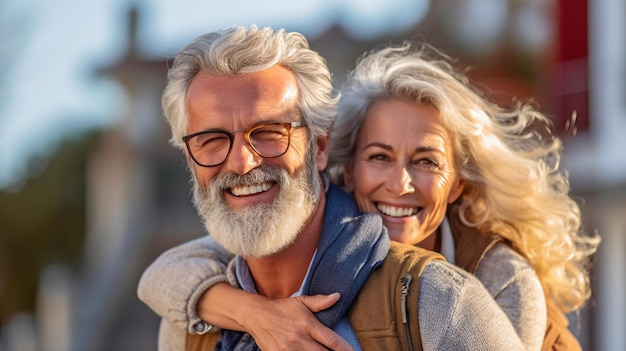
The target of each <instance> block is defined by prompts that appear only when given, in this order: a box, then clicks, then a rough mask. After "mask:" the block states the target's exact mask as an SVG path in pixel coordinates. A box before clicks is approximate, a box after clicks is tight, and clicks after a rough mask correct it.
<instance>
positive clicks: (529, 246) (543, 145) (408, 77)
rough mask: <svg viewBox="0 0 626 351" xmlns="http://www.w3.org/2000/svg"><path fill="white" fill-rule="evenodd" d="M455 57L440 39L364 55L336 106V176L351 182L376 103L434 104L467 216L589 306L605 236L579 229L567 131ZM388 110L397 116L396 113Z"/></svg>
mask: <svg viewBox="0 0 626 351" xmlns="http://www.w3.org/2000/svg"><path fill="white" fill-rule="evenodd" d="M429 55H432V56H429ZM449 61H450V60H449V58H448V57H446V56H445V55H442V54H440V53H438V52H436V51H435V50H433V49H432V48H428V47H426V46H423V47H419V48H416V47H413V46H412V45H410V44H408V43H405V44H402V45H398V46H387V47H384V48H379V49H377V50H373V51H371V52H369V53H366V54H364V56H362V57H361V58H360V59H359V61H358V62H357V65H356V67H355V68H354V70H353V71H352V72H351V73H350V75H349V77H348V78H347V81H346V82H345V85H344V87H343V89H342V90H341V98H340V100H339V103H338V107H337V109H338V116H337V120H336V121H335V125H334V128H333V131H332V133H331V139H330V146H329V149H330V154H329V165H328V173H329V175H330V178H331V180H333V181H334V182H336V183H337V184H340V185H342V183H343V173H344V170H345V166H346V164H349V163H351V162H353V157H354V155H355V147H356V139H357V136H358V133H359V128H360V126H361V125H362V123H363V121H364V119H365V116H366V113H367V110H368V108H369V107H370V106H371V105H372V104H373V103H374V102H376V101H377V100H380V99H402V100H405V101H413V102H415V103H416V104H426V105H429V106H432V107H434V108H435V109H436V110H437V111H438V112H439V118H440V119H441V121H442V123H443V124H444V126H445V127H446V128H447V129H448V130H449V132H450V135H451V136H452V140H453V147H454V151H455V154H456V157H457V159H456V164H457V168H458V169H459V170H460V174H461V177H462V178H463V179H465V181H466V185H465V188H464V192H463V194H462V195H461V197H460V198H459V199H458V200H457V203H458V205H459V209H460V210H459V215H460V217H461V218H460V219H461V220H462V221H463V222H464V223H465V224H466V225H469V226H473V227H477V226H480V227H481V228H485V229H487V230H491V231H493V232H496V233H498V234H500V235H501V236H503V237H505V238H506V239H508V240H509V241H510V242H511V243H512V246H513V247H514V248H515V249H516V250H517V251H519V252H520V253H521V254H522V255H524V256H525V257H526V258H528V260H529V261H530V263H531V264H532V265H533V267H534V268H535V271H536V272H537V276H538V277H539V279H540V280H541V282H542V284H543V287H544V290H545V292H546V297H547V298H550V299H552V300H554V301H555V302H556V303H557V304H558V305H559V306H560V307H561V308H562V309H563V310H565V311H569V310H573V309H576V308H578V307H580V306H581V305H582V304H583V303H584V302H585V301H586V300H587V298H588V297H589V296H590V286H589V275H588V271H587V266H586V265H587V263H588V259H589V256H590V255H591V254H592V253H593V252H595V250H596V248H597V246H598V244H599V241H600V239H599V237H597V236H586V235H584V233H583V232H582V231H581V229H580V226H581V213H580V209H579V206H578V205H577V204H576V202H575V201H574V200H573V199H572V198H571V197H570V196H569V190H570V188H569V180H568V176H567V173H566V172H565V171H563V170H562V169H560V165H559V163H560V158H561V152H562V143H561V140H560V139H559V138H557V137H556V136H555V135H554V134H553V133H552V124H551V122H550V120H549V119H548V118H547V117H546V116H545V115H543V114H542V113H540V112H539V111H538V110H536V109H535V107H533V106H532V105H531V104H527V103H526V104H524V103H520V102H518V103H517V104H515V106H514V107H513V108H511V109H504V108H501V107H499V106H497V105H495V104H493V103H491V102H489V101H488V100H487V99H485V98H484V97H483V96H482V94H481V93H479V92H478V90H477V89H475V88H473V87H472V86H471V85H470V84H469V81H468V79H467V77H465V76H464V75H462V74H461V73H459V72H458V71H455V70H454V69H453V68H452V65H451V64H450V62H449ZM388 118H389V123H395V122H394V120H393V119H394V116H392V115H390V116H388Z"/></svg>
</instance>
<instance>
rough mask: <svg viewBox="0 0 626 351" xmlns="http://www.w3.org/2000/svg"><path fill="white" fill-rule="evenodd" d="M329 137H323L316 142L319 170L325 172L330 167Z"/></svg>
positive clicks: (316, 159) (316, 158)
mask: <svg viewBox="0 0 626 351" xmlns="http://www.w3.org/2000/svg"><path fill="white" fill-rule="evenodd" d="M328 143H329V141H328V136H323V137H322V136H321V137H318V138H317V141H316V142H315V145H316V148H315V149H316V150H315V161H316V162H317V170H318V171H320V172H321V171H323V170H325V169H326V166H328Z"/></svg>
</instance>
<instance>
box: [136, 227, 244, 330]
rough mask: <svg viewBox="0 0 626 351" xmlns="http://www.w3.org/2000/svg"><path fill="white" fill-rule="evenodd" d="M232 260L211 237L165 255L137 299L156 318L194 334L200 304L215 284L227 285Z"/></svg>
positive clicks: (148, 271) (149, 271)
mask: <svg viewBox="0 0 626 351" xmlns="http://www.w3.org/2000/svg"><path fill="white" fill-rule="evenodd" d="M232 257H233V255H231V254H230V253H228V252H226V251H225V250H224V249H223V248H222V247H221V246H220V245H219V244H218V243H217V242H216V241H215V240H214V239H213V238H211V237H210V236H204V237H202V238H199V239H196V240H192V241H189V242H187V243H184V244H182V245H179V246H177V247H174V248H172V249H169V250H167V251H165V252H164V253H163V254H161V255H160V256H159V257H158V258H157V259H156V260H155V261H154V262H153V263H152V264H151V265H150V266H149V267H148V268H147V269H146V270H145V272H144V273H143V275H142V277H141V279H140V280H139V286H138V289H137V295H138V296H139V299H140V300H141V301H143V302H144V303H145V304H146V305H148V306H149V307H150V308H151V309H152V310H153V311H154V312H155V313H156V314H158V315H159V316H161V317H162V318H164V319H166V320H168V321H169V322H170V323H173V324H174V325H175V326H177V327H179V328H181V329H184V330H187V331H188V332H190V333H192V334H194V333H196V330H195V329H194V326H196V325H198V323H201V322H202V320H201V318H200V317H199V316H198V314H197V312H196V305H197V303H198V300H199V299H200V297H201V296H202V295H203V294H204V293H205V292H206V291H207V290H208V289H209V288H211V287H212V286H214V285H215V284H218V283H224V282H227V278H226V274H225V271H226V266H227V265H228V262H230V260H231V259H232ZM222 285H227V284H222ZM233 289H235V288H233Z"/></svg>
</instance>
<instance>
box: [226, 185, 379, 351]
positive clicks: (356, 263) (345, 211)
mask: <svg viewBox="0 0 626 351" xmlns="http://www.w3.org/2000/svg"><path fill="white" fill-rule="evenodd" d="M388 250H389V237H388V236H387V230H386V229H385V227H384V226H383V224H382V220H381V218H380V217H379V216H376V215H371V214H362V213H360V212H359V211H358V209H357V207H356V205H355V203H354V201H353V200H352V198H351V197H350V195H348V194H347V193H346V192H344V191H343V190H341V189H339V188H338V187H336V186H335V185H333V184H330V185H329V188H328V191H327V193H326V209H325V212H324V225H323V228H322V235H321V237H320V240H319V243H318V245H317V253H316V254H315V258H314V261H313V264H312V265H311V271H310V272H309V276H308V278H307V279H306V282H305V285H304V287H303V291H304V293H305V294H306V295H316V294H331V293H333V292H339V293H341V299H340V300H339V301H338V302H337V303H336V304H335V305H333V306H332V307H330V308H329V309H327V310H324V311H320V312H317V313H316V316H317V318H318V319H319V320H320V321H321V322H322V323H324V324H325V325H326V326H328V327H329V328H332V327H333V326H334V325H335V324H336V323H337V321H339V319H340V318H341V317H343V316H344V315H345V314H346V312H347V311H348V309H349V308H350V306H351V305H352V302H353V300H354V299H355V297H356V296H357V294H358V293H359V290H360V289H361V287H362V286H363V284H364V283H365V281H366V280H367V278H368V277H369V275H370V273H371V272H372V271H373V270H374V269H375V268H376V267H378V266H379V265H380V264H381V263H382V261H383V260H384V259H385V256H387V251H388ZM215 350H220V351H226V350H228V351H244V350H245V351H252V350H259V348H258V346H257V345H256V344H255V342H254V339H253V338H252V337H251V336H250V334H247V333H242V332H236V331H232V330H222V335H221V338H220V342H218V344H217V346H216V347H215Z"/></svg>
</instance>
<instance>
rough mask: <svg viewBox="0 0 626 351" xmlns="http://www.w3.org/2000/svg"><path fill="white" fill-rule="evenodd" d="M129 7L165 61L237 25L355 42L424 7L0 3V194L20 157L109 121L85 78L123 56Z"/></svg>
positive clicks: (327, 1)
mask: <svg viewBox="0 0 626 351" xmlns="http://www.w3.org/2000/svg"><path fill="white" fill-rule="evenodd" d="M133 3H134V4H137V5H138V6H140V7H141V11H142V13H141V16H142V23H141V27H140V41H141V43H140V44H141V45H142V47H143V48H144V49H145V51H146V52H147V53H148V54H150V55H154V56H165V55H167V54H170V53H171V52H172V51H174V50H177V49H179V48H180V47H181V46H182V45H183V44H184V43H185V42H186V41H188V40H190V39H192V38H194V37H196V36H197V35H199V34H202V33H204V32H207V31H210V30H214V29H218V28H223V27H227V26H231V25H236V24H244V25H245V24H251V23H255V24H258V25H259V26H272V27H286V28H288V29H289V30H297V31H301V32H302V33H303V34H305V35H306V36H315V35H316V34H317V33H319V32H321V31H323V30H325V29H326V28H327V27H328V26H329V25H331V24H339V25H341V26H343V27H344V28H345V29H346V30H347V31H349V32H350V33H351V34H353V35H356V36H361V37H368V36H373V35H380V34H381V33H386V32H393V31H395V30H402V29H405V28H407V27H409V26H412V25H414V24H415V23H416V22H417V21H419V20H420V19H421V17H422V16H423V14H424V13H425V12H426V10H427V9H428V3H429V1H428V0H298V1H293V0H272V1H263V2H261V1H258V0H231V1H207V0H205V1H199V0H175V1H174V0H170V1H165V0H152V1H149V0H143V1H141V0H136V1H130V0H89V1H83V0H55V1H54V2H52V1H44V0H4V1H0V64H1V65H2V67H3V70H4V72H3V73H0V189H3V188H4V189H9V190H11V189H12V190H19V188H20V184H21V183H22V182H23V180H24V179H26V177H28V175H29V173H32V172H33V169H32V168H31V169H30V170H29V167H28V166H27V165H28V160H30V159H32V158H33V157H35V156H38V158H37V159H40V158H44V159H45V157H46V156H47V155H49V154H50V153H52V152H54V150H55V148H56V146H57V145H58V144H59V142H60V141H61V140H63V139H64V138H70V137H72V136H75V135H80V134H81V133H83V132H85V131H86V130H89V129H92V128H100V127H108V126H111V125H114V124H115V123H116V116H119V115H120V111H121V108H122V104H123V101H124V97H123V96H122V93H121V92H120V90H119V89H117V87H116V85H115V84H114V83H113V82H110V81H107V80H105V79H103V78H97V77H96V76H95V75H94V74H93V72H94V69H95V68H97V67H100V66H105V65H106V64H107V63H110V62H113V61H114V60H115V58H116V57H118V55H120V54H121V53H122V51H123V49H124V47H125V46H124V45H125V43H124V42H123V40H124V39H125V35H126V27H125V26H126V12H127V9H128V7H129V6H130V5H131V4H133ZM260 4H262V5H260ZM407 9H411V11H407Z"/></svg>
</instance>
